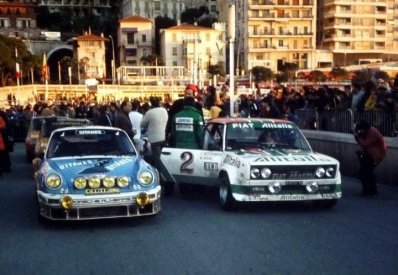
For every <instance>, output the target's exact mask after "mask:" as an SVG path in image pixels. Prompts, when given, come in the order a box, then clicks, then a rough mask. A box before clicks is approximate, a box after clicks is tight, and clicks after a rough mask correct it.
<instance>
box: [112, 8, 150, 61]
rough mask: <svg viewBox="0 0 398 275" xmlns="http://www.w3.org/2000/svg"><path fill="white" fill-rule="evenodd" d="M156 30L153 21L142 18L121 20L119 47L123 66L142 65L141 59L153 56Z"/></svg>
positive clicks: (130, 17)
mask: <svg viewBox="0 0 398 275" xmlns="http://www.w3.org/2000/svg"><path fill="white" fill-rule="evenodd" d="M153 40H154V28H153V24H152V21H151V20H149V19H146V18H143V17H140V16H129V17H125V18H123V19H121V20H119V27H118V38H117V45H118V48H119V52H120V60H119V64H120V65H122V66H137V65H141V58H142V57H144V56H147V55H151V54H152V50H153V47H152V44H153Z"/></svg>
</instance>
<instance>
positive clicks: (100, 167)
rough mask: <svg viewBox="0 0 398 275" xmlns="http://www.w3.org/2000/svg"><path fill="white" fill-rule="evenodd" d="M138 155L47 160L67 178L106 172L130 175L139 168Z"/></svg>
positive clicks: (107, 173) (110, 174)
mask: <svg viewBox="0 0 398 275" xmlns="http://www.w3.org/2000/svg"><path fill="white" fill-rule="evenodd" d="M139 159H140V158H137V157H131V156H129V157H95V158H94V157H92V158H91V157H87V158H80V157H79V158H58V159H50V160H47V162H48V165H49V167H51V169H52V170H54V171H56V172H58V173H60V174H61V175H62V176H63V177H64V178H65V179H70V178H74V177H76V176H78V175H81V176H83V175H95V174H106V175H109V176H130V175H132V174H133V173H134V172H135V171H137V169H138V164H139V162H138V160H139Z"/></svg>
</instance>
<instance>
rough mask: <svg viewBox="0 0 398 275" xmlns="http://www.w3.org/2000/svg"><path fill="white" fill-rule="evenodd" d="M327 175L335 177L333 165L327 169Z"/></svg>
mask: <svg viewBox="0 0 398 275" xmlns="http://www.w3.org/2000/svg"><path fill="white" fill-rule="evenodd" d="M326 176H327V177H328V178H331V177H334V168H333V167H328V168H327V169H326Z"/></svg>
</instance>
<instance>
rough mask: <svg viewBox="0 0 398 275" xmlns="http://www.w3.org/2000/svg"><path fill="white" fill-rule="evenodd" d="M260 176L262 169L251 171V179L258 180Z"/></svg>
mask: <svg viewBox="0 0 398 275" xmlns="http://www.w3.org/2000/svg"><path fill="white" fill-rule="evenodd" d="M259 176H260V169H258V168H252V169H251V170H250V177H251V178H253V179H258V177H259Z"/></svg>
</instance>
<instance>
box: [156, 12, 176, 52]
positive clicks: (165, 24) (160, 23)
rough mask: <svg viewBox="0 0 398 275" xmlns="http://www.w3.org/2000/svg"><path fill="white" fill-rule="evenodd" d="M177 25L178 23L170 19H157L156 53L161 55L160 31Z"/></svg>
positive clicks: (159, 17) (160, 17)
mask: <svg viewBox="0 0 398 275" xmlns="http://www.w3.org/2000/svg"><path fill="white" fill-rule="evenodd" d="M175 25H177V22H176V21H175V20H173V19H171V18H169V17H162V16H158V17H156V18H155V53H156V54H157V55H160V30H161V29H167V28H170V27H173V26H175Z"/></svg>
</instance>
